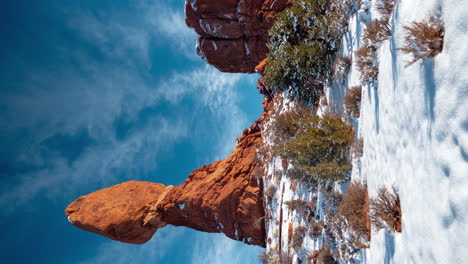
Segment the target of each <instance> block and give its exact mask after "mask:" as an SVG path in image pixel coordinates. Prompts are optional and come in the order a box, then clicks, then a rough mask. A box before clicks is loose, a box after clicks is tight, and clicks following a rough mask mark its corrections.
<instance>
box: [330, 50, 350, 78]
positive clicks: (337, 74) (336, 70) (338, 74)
mask: <svg viewBox="0 0 468 264" xmlns="http://www.w3.org/2000/svg"><path fill="white" fill-rule="evenodd" d="M351 64H352V60H351V58H350V57H343V56H338V57H336V59H335V63H334V64H333V77H334V78H335V80H336V81H338V82H340V83H343V82H344V80H345V78H346V76H347V75H348V73H349V69H350V68H351Z"/></svg>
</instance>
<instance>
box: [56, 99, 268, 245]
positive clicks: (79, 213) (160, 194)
mask: <svg viewBox="0 0 468 264" xmlns="http://www.w3.org/2000/svg"><path fill="white" fill-rule="evenodd" d="M269 105H271V104H269V103H268V101H267V100H265V108H266V109H265V111H264V113H263V114H262V116H261V117H260V118H259V119H258V120H257V121H256V123H255V124H253V125H252V126H250V128H248V129H245V130H244V132H243V135H242V136H240V137H239V138H237V145H236V147H235V149H234V150H233V151H232V153H231V154H230V155H229V157H228V158H227V159H225V160H220V161H216V162H214V163H213V164H210V165H206V166H203V167H201V168H198V169H196V170H194V171H193V172H192V173H191V174H190V175H189V176H188V177H187V179H186V180H185V182H184V183H182V184H180V185H178V186H175V187H174V186H164V185H163V184H159V183H152V182H141V181H128V182H124V183H121V184H117V185H115V186H112V187H109V188H105V189H102V190H99V191H96V192H93V193H91V194H88V195H85V196H82V197H80V198H78V199H77V200H76V201H74V202H72V203H71V204H70V205H69V206H68V207H67V208H66V210H65V213H66V215H67V216H68V219H69V221H70V222H71V223H72V224H73V225H75V226H77V227H79V228H82V229H84V230H86V231H90V232H95V233H98V234H101V235H103V236H106V237H108V238H110V239H114V240H118V241H122V242H125V243H133V244H142V243H145V242H146V241H148V240H149V239H151V237H152V236H153V235H154V233H155V232H156V231H157V229H158V228H162V227H164V226H166V225H174V226H185V227H189V228H193V229H196V230H199V231H203V232H210V233H224V234H225V235H226V236H228V237H230V238H232V239H234V240H238V241H242V242H244V243H247V244H252V245H258V246H262V247H265V224H264V221H263V218H264V217H263V216H264V214H265V212H264V206H263V194H262V193H263V190H262V176H263V173H264V169H263V164H262V163H261V161H260V159H259V157H258V153H257V150H258V149H259V148H260V147H261V146H262V144H263V141H262V136H261V132H260V126H261V123H262V122H263V120H264V119H265V118H266V116H267V115H268V114H267V113H268V111H267V108H268V106H269Z"/></svg>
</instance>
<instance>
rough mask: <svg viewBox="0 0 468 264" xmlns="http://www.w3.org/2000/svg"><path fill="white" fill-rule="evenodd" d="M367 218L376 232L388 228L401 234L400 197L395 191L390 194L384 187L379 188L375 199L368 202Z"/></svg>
mask: <svg viewBox="0 0 468 264" xmlns="http://www.w3.org/2000/svg"><path fill="white" fill-rule="evenodd" d="M369 217H370V221H371V223H372V224H373V225H374V226H375V227H376V228H377V229H378V230H380V229H382V228H390V229H392V230H395V231H397V232H401V208H400V197H399V196H398V194H397V193H396V191H395V190H394V191H393V193H391V192H390V191H388V189H386V188H384V187H382V188H380V189H379V190H378V193H377V197H376V198H372V199H371V200H370V211H369Z"/></svg>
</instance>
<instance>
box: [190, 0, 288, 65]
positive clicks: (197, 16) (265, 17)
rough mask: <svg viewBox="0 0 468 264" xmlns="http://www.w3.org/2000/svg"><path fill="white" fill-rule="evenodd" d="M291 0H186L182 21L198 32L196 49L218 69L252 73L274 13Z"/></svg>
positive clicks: (264, 49)
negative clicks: (184, 18)
mask: <svg viewBox="0 0 468 264" xmlns="http://www.w3.org/2000/svg"><path fill="white" fill-rule="evenodd" d="M290 2H291V0H186V2H185V14H186V16H187V17H186V20H185V21H186V23H187V25H188V26H189V27H191V28H193V29H195V31H196V32H197V33H198V34H199V35H200V36H199V38H198V40H197V53H198V54H199V55H200V56H201V57H202V58H203V59H204V60H206V61H207V62H208V63H209V64H211V65H213V66H215V67H216V68H218V69H219V70H220V71H222V72H243V73H254V72H255V66H257V64H258V63H259V62H260V61H261V60H263V59H264V58H266V54H267V51H268V49H267V47H266V41H267V39H268V29H270V27H271V26H272V24H273V20H274V15H275V14H276V13H277V12H279V11H281V10H283V9H285V8H286V7H287V6H288V5H289V4H290Z"/></svg>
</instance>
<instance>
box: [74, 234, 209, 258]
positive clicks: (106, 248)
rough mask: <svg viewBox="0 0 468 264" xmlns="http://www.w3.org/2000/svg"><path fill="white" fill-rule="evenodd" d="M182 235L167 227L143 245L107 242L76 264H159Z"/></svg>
mask: <svg viewBox="0 0 468 264" xmlns="http://www.w3.org/2000/svg"><path fill="white" fill-rule="evenodd" d="M184 235H185V229H182V228H176V227H172V226H168V227H165V228H163V229H161V230H158V231H157V232H156V234H155V235H154V237H153V239H152V240H151V241H149V242H148V243H146V244H144V245H129V244H124V243H120V242H117V241H108V242H105V243H103V244H101V245H100V246H99V248H98V252H97V254H96V256H94V257H91V258H89V259H87V260H85V261H82V262H78V263H79V264H108V263H112V264H129V263H160V261H161V260H162V259H163V258H165V257H167V256H166V255H167V254H170V252H169V249H170V248H171V247H175V246H177V241H178V240H180V239H183V236H184ZM116 252H118V254H116ZM200 263H203V262H200Z"/></svg>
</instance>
